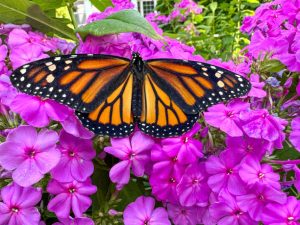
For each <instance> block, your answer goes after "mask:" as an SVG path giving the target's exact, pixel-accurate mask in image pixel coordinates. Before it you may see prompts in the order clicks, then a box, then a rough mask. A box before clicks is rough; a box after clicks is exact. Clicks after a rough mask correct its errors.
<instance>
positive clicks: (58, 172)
mask: <svg viewBox="0 0 300 225" xmlns="http://www.w3.org/2000/svg"><path fill="white" fill-rule="evenodd" d="M71 164H72V161H71V160H70V159H69V157H68V156H66V155H65V154H63V155H61V159H60V161H59V163H58V164H57V165H56V166H55V167H54V168H53V169H52V170H51V175H52V177H53V178H54V179H56V180H58V181H61V182H71V181H72V180H73V179H74V178H73V176H72V174H71Z"/></svg>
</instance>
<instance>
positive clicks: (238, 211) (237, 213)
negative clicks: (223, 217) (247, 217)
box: [234, 210, 243, 217]
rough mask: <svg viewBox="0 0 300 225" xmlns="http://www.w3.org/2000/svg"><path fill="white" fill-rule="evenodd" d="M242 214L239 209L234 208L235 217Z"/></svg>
mask: <svg viewBox="0 0 300 225" xmlns="http://www.w3.org/2000/svg"><path fill="white" fill-rule="evenodd" d="M242 214H243V212H242V211H241V210H236V211H235V212H234V215H236V216H237V217H240V215H242Z"/></svg>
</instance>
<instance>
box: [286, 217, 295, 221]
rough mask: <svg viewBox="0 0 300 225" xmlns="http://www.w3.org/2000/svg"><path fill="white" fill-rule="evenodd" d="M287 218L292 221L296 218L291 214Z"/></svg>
mask: <svg viewBox="0 0 300 225" xmlns="http://www.w3.org/2000/svg"><path fill="white" fill-rule="evenodd" d="M287 219H288V221H289V222H291V221H294V219H295V218H294V217H293V216H289V217H288V218H287Z"/></svg>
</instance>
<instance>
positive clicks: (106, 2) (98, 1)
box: [90, 0, 113, 11]
mask: <svg viewBox="0 0 300 225" xmlns="http://www.w3.org/2000/svg"><path fill="white" fill-rule="evenodd" d="M90 1H91V3H92V4H93V5H94V6H95V7H96V8H97V9H98V10H100V11H104V10H105V9H106V8H107V7H109V6H112V5H113V4H112V3H111V0H90Z"/></svg>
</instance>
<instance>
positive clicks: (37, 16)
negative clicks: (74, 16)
mask: <svg viewBox="0 0 300 225" xmlns="http://www.w3.org/2000/svg"><path fill="white" fill-rule="evenodd" d="M35 1H36V3H38V2H39V3H41V5H39V4H36V3H34V2H33V1H29V0H2V1H1V2H0V21H1V22H3V23H15V24H23V23H27V24H30V25H31V26H32V27H33V28H35V29H37V30H39V31H42V32H43V33H46V34H52V35H54V34H55V35H57V36H60V37H64V38H67V39H72V40H75V39H76V36H75V33H74V30H73V29H72V28H70V27H68V25H67V24H68V23H69V21H67V22H66V20H65V18H64V19H58V18H55V17H53V11H52V10H51V9H53V8H55V7H57V6H60V5H61V2H59V1H58V0H55V1H53V2H52V3H53V4H50V5H51V7H50V5H49V4H48V5H47V4H45V3H44V2H43V1H39V0H35ZM46 7H47V8H46Z"/></svg>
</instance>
